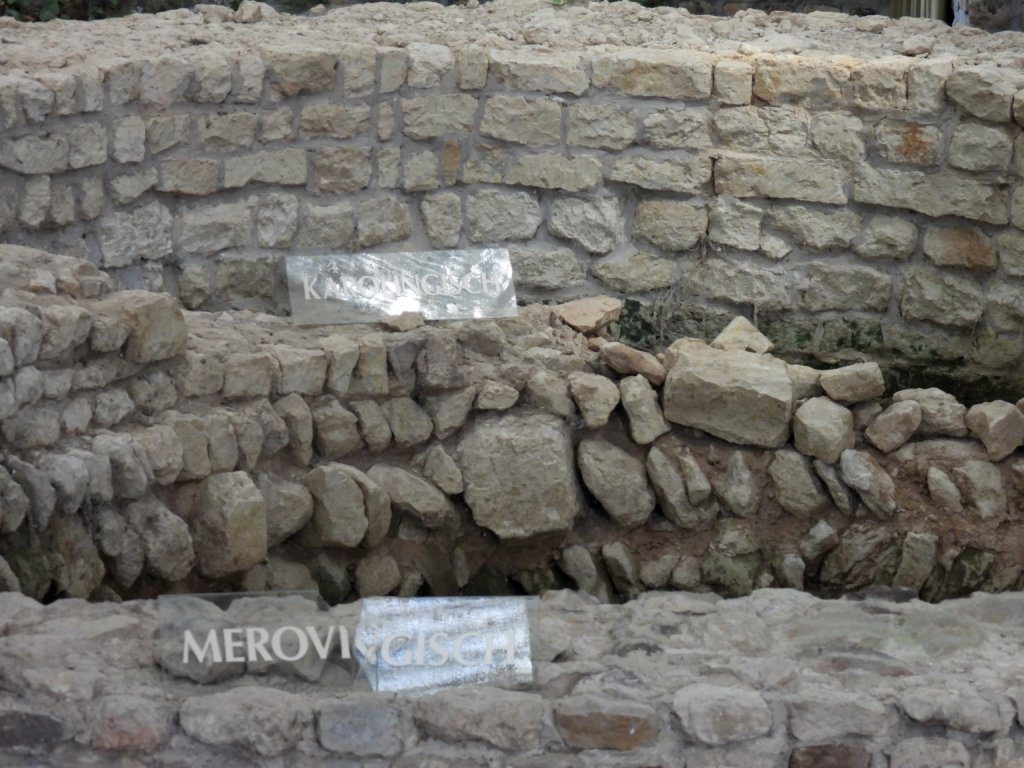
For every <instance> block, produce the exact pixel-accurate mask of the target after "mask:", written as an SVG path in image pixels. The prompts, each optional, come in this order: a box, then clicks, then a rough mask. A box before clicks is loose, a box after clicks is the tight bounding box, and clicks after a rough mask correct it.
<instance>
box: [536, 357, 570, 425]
mask: <svg viewBox="0 0 1024 768" xmlns="http://www.w3.org/2000/svg"><path fill="white" fill-rule="evenodd" d="M525 391H526V396H527V397H528V398H529V400H530V402H531V403H532V404H533V405H535V406H537V407H538V408H541V409H543V410H545V411H548V412H549V413H553V414H555V415H556V416H561V417H562V418H568V417H570V416H572V414H573V404H572V398H570V397H569V386H568V382H566V380H565V379H564V378H563V377H562V376H560V375H559V374H557V373H555V372H554V371H549V370H546V369H541V370H539V371H537V372H536V373H534V374H533V375H532V376H531V377H530V378H529V379H528V380H527V382H526V390H525Z"/></svg>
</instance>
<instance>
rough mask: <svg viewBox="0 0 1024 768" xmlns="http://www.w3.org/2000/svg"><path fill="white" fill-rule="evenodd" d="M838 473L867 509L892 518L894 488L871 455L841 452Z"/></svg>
mask: <svg viewBox="0 0 1024 768" xmlns="http://www.w3.org/2000/svg"><path fill="white" fill-rule="evenodd" d="M839 472H840V474H841V475H842V478H843V480H844V482H846V484H847V485H849V486H850V487H851V488H853V489H854V490H855V491H857V493H858V494H859V495H860V498H861V500H862V501H863V502H864V504H865V506H867V508H868V509H870V510H871V511H872V512H874V513H875V514H877V515H879V516H881V517H883V518H890V517H892V515H893V513H894V512H895V511H896V498H895V493H896V486H895V484H894V483H893V481H892V478H891V477H890V476H889V473H888V472H886V471H885V470H884V469H882V467H881V466H880V465H879V464H878V462H877V461H875V460H874V458H872V456H871V454H869V453H867V452H866V451H855V450H852V449H851V450H846V451H843V453H842V455H841V456H840V457H839Z"/></svg>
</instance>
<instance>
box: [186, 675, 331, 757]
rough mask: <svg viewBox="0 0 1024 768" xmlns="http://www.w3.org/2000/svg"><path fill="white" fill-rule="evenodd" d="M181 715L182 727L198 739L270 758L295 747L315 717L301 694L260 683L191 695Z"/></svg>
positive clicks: (205, 742)
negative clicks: (266, 686) (201, 694)
mask: <svg viewBox="0 0 1024 768" xmlns="http://www.w3.org/2000/svg"><path fill="white" fill-rule="evenodd" d="M178 716H179V720H180V722H181V728H182V730H183V731H185V733H187V734H188V735H189V736H191V737H192V738H194V739H196V740H197V741H200V742H202V743H204V744H211V745H233V746H238V747H243V748H246V749H250V750H252V751H253V752H255V753H256V754H258V755H263V756H268V757H269V756H273V755H279V754H281V753H282V752H285V751H286V750H288V749H291V748H292V747H294V746H295V744H296V743H297V742H298V741H299V739H300V738H301V737H302V733H303V730H304V729H305V728H306V727H307V726H308V725H309V724H310V723H311V722H312V719H313V713H312V709H311V707H310V705H309V704H308V703H307V702H306V700H305V699H304V698H303V697H302V696H299V695H297V694H294V693H287V692H285V691H280V690H276V689H273V688H261V687H257V686H241V687H238V688H232V689H231V690H229V691H224V692H222V693H213V694H209V695H206V696H192V697H190V698H188V699H186V700H185V701H184V702H183V703H182V705H181V710H180V712H179V715H178Z"/></svg>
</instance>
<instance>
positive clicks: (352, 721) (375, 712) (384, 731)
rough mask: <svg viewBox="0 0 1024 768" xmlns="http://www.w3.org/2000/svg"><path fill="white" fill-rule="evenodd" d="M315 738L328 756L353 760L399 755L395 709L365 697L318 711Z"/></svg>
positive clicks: (400, 739)
mask: <svg viewBox="0 0 1024 768" xmlns="http://www.w3.org/2000/svg"><path fill="white" fill-rule="evenodd" d="M316 722H317V729H316V730H317V738H318V740H319V742H320V745H321V746H322V747H323V748H324V749H326V750H328V751H329V752H338V753H341V754H346V755H355V756H356V757H393V756H395V755H398V754H399V753H401V751H402V747H403V743H404V742H403V737H402V718H401V714H400V712H399V710H398V708H397V707H395V706H393V705H391V704H388V703H386V702H382V701H380V700H378V699H377V698H376V697H371V696H367V695H356V696H346V697H345V698H344V699H338V700H334V701H329V702H327V703H325V704H324V705H322V706H321V707H320V708H319V710H318V711H317V721H316Z"/></svg>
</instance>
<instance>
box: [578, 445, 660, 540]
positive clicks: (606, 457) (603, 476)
mask: <svg viewBox="0 0 1024 768" xmlns="http://www.w3.org/2000/svg"><path fill="white" fill-rule="evenodd" d="M576 462H577V464H578V466H579V469H580V475H581V477H582V478H583V483H584V484H585V485H586V486H587V489H588V490H589V491H590V492H591V493H592V494H594V497H595V498H596V499H597V500H598V501H599V502H600V503H601V507H602V508H603V509H604V510H605V512H607V513H608V515H609V516H610V517H611V518H612V519H613V520H614V521H615V522H616V523H618V524H619V525H621V526H622V527H624V528H635V527H636V526H638V525H643V524H644V523H645V522H646V521H647V519H648V517H650V514H651V512H652V511H654V506H655V498H654V492H653V491H652V490H651V487H650V485H648V483H647V475H646V473H645V471H644V464H643V462H642V461H640V460H639V459H637V458H635V457H634V456H631V455H630V454H628V453H626V452H625V451H623V450H622V449H621V448H618V447H617V446H615V445H613V444H612V443H610V442H608V441H607V440H605V439H604V438H601V437H587V438H584V439H583V441H582V442H581V443H580V445H579V448H578V449H577V453H576Z"/></svg>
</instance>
